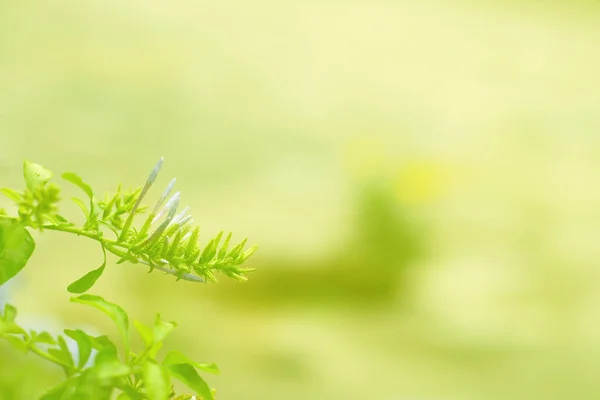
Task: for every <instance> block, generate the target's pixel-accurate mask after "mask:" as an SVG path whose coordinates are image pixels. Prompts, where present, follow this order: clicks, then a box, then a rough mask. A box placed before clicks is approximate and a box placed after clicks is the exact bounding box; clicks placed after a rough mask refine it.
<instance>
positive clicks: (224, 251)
mask: <svg viewBox="0 0 600 400" xmlns="http://www.w3.org/2000/svg"><path fill="white" fill-rule="evenodd" d="M231 235H232V233H231V232H229V234H228V235H227V237H226V238H225V241H224V242H223V246H221V250H219V256H218V257H217V258H218V259H219V260H222V259H223V258H225V256H226V255H227V249H229V241H230V240H231Z"/></svg>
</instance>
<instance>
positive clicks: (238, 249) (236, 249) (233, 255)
mask: <svg viewBox="0 0 600 400" xmlns="http://www.w3.org/2000/svg"><path fill="white" fill-rule="evenodd" d="M247 241H248V238H244V240H242V241H241V242H240V244H238V245H237V246H235V247H234V248H233V250H231V253H229V255H228V256H227V257H229V258H231V259H232V260H235V259H237V258H238V257H239V255H240V253H241V252H242V250H244V246H245V245H246V242H247Z"/></svg>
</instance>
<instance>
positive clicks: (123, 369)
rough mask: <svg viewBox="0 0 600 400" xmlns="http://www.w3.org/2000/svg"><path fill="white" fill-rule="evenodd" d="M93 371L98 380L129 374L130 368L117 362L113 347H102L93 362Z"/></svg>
mask: <svg viewBox="0 0 600 400" xmlns="http://www.w3.org/2000/svg"><path fill="white" fill-rule="evenodd" d="M93 371H94V374H95V375H96V376H97V377H98V379H100V380H105V379H111V378H117V377H120V376H125V375H129V374H131V368H130V367H129V366H128V365H125V364H123V363H122V362H121V361H120V360H119V357H118V356H117V349H116V348H115V347H114V346H108V347H104V348H103V349H102V350H100V351H99V352H98V354H97V355H96V358H95V360H94V368H93Z"/></svg>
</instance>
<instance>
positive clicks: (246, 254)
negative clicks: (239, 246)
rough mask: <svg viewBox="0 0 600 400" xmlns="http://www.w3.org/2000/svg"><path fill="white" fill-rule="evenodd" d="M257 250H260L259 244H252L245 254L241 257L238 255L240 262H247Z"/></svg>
mask: <svg viewBox="0 0 600 400" xmlns="http://www.w3.org/2000/svg"><path fill="white" fill-rule="evenodd" d="M256 250H258V245H257V244H255V245H254V246H252V247H251V248H249V249H248V250H246V251H245V252H244V254H242V255H241V256H240V257H238V261H239V263H240V264H241V263H243V262H246V260H248V259H249V258H250V257H251V256H252V254H254V253H255V252H256Z"/></svg>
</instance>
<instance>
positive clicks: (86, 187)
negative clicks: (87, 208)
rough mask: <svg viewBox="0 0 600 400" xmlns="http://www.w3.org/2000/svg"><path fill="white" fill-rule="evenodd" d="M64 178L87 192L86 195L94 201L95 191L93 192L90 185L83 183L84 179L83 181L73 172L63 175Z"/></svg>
mask: <svg viewBox="0 0 600 400" xmlns="http://www.w3.org/2000/svg"><path fill="white" fill-rule="evenodd" d="M62 178H63V179H65V180H67V181H69V182H71V183H72V184H74V185H76V186H77V187H79V188H80V189H81V190H83V191H84V192H85V194H87V195H88V197H89V198H90V200H92V199H93V198H94V191H93V190H92V188H91V187H90V185H88V184H87V183H85V182H84V181H83V179H81V177H80V176H79V175H77V174H75V173H73V172H65V173H64V174H62Z"/></svg>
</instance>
